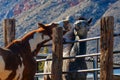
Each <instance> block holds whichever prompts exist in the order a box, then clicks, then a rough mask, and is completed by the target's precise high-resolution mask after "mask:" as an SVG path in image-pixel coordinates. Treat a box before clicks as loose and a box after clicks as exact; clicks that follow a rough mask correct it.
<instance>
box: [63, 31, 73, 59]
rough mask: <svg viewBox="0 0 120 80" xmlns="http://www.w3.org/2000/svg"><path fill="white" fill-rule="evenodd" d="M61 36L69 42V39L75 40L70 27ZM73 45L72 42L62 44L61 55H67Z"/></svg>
mask: <svg viewBox="0 0 120 80" xmlns="http://www.w3.org/2000/svg"><path fill="white" fill-rule="evenodd" d="M63 38H64V39H65V40H66V41H67V42H69V41H74V40H75V35H74V30H73V29H71V30H70V31H69V32H67V33H66V34H65V35H64V36H63ZM72 46H73V43H70V44H64V46H63V57H67V56H69V55H70V51H71V48H72Z"/></svg>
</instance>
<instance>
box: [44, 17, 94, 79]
mask: <svg viewBox="0 0 120 80" xmlns="http://www.w3.org/2000/svg"><path fill="white" fill-rule="evenodd" d="M91 21H92V18H91V19H89V20H87V19H85V18H79V20H77V21H75V23H74V27H72V29H71V30H70V31H68V32H67V33H66V34H65V35H64V38H65V39H66V41H74V40H79V39H84V38H86V37H87V32H88V30H89V27H88V26H89V24H90V23H91ZM82 54H86V42H81V43H79V42H78V43H72V44H65V45H64V48H63V57H70V56H76V55H82ZM47 58H48V59H49V58H52V56H51V55H49V56H47ZM51 65H52V62H51V61H45V65H44V73H47V72H51ZM86 68H87V65H86V63H85V60H84V58H80V59H67V60H63V67H62V70H63V72H67V71H77V70H78V69H79V70H81V69H86ZM86 76H87V73H68V74H63V75H62V80H86ZM44 80H51V75H44Z"/></svg>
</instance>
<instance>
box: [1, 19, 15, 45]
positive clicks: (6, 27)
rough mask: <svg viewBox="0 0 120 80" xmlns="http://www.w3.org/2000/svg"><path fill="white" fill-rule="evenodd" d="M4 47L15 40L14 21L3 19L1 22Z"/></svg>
mask: <svg viewBox="0 0 120 80" xmlns="http://www.w3.org/2000/svg"><path fill="white" fill-rule="evenodd" d="M3 37H4V46H7V45H8V44H9V43H10V42H12V41H13V40H14V39H15V19H5V20H4V21H3Z"/></svg>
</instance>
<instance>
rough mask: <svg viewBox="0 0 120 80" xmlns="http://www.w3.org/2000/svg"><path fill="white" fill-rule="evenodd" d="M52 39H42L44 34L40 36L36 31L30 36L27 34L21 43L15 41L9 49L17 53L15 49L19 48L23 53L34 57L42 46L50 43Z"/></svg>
mask: <svg viewBox="0 0 120 80" xmlns="http://www.w3.org/2000/svg"><path fill="white" fill-rule="evenodd" d="M49 40H50V39H49V38H48V39H46V38H44V39H42V34H39V33H38V32H36V31H32V32H30V33H28V34H26V35H25V36H24V37H23V38H21V39H20V40H19V41H14V42H13V43H12V44H10V45H9V46H8V47H7V48H10V49H12V50H13V51H15V50H14V49H15V47H16V46H17V48H19V50H21V51H22V53H26V52H27V53H29V54H30V55H32V56H36V55H37V54H38V52H39V50H40V48H41V47H42V45H43V44H44V43H46V42H48V41H49Z"/></svg>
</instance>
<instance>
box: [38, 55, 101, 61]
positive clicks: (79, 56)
mask: <svg viewBox="0 0 120 80" xmlns="http://www.w3.org/2000/svg"><path fill="white" fill-rule="evenodd" d="M99 55H100V53H93V54H87V55H77V56H73V57H72V56H71V57H63V59H72V58H82V57H91V56H99ZM50 60H52V59H37V60H36V61H37V62H40V61H50Z"/></svg>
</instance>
